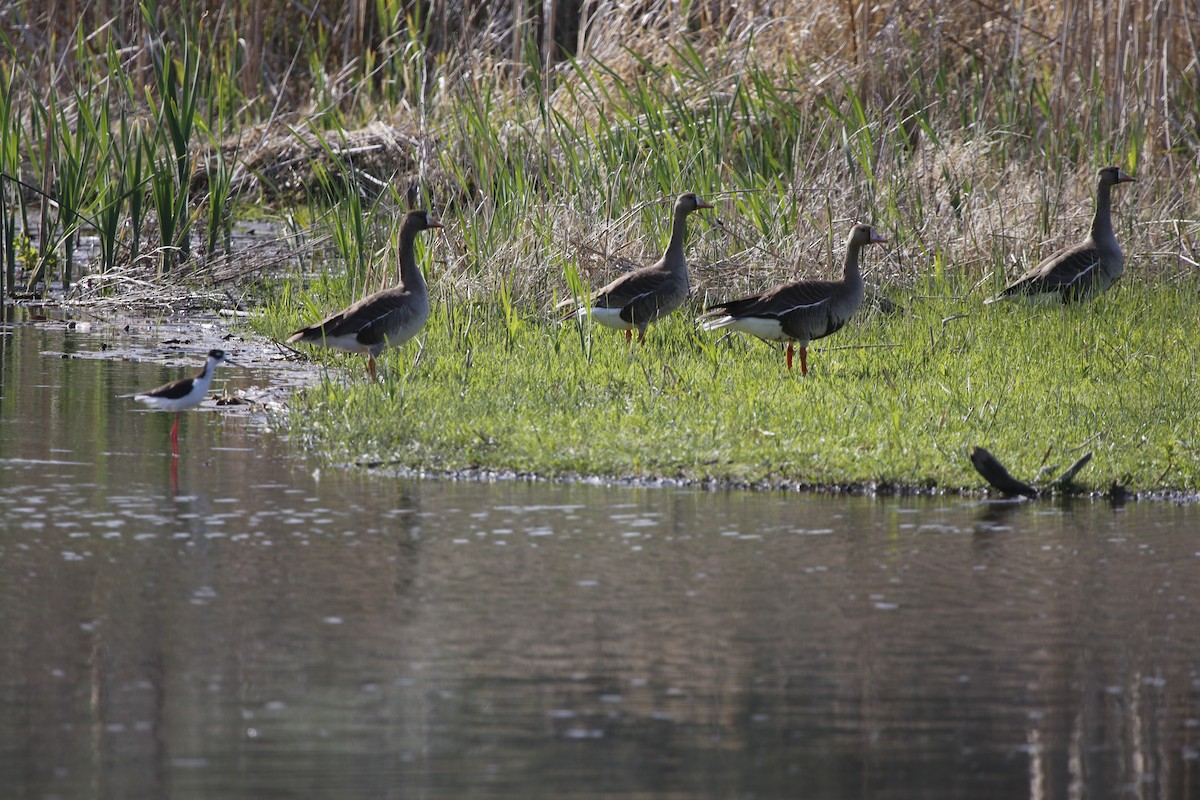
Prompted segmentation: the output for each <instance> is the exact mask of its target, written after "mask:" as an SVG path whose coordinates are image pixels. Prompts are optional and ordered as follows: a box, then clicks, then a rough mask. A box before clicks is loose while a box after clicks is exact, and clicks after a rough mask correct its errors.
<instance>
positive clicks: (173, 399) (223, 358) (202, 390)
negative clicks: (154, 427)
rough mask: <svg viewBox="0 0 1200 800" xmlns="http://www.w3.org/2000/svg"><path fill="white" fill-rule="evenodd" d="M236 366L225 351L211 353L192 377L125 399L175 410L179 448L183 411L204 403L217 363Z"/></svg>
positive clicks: (174, 430)
mask: <svg viewBox="0 0 1200 800" xmlns="http://www.w3.org/2000/svg"><path fill="white" fill-rule="evenodd" d="M232 363H233V362H232V361H230V360H229V356H228V355H227V354H226V352H225V351H224V350H209V351H208V358H207V360H205V362H204V368H203V369H201V370H200V371H199V372H197V373H196V374H195V375H193V376H192V377H190V378H180V379H179V380H175V381H171V382H170V383H164V384H163V385H162V386H159V387H158V388H157V389H151V390H150V391H148V392H139V393H138V394H134V395H122V396H123V397H132V398H133V399H134V400H137V401H138V402H139V403H145V404H146V405H148V406H150V407H151V408H157V409H158V410H159V411H174V412H175V424H174V425H173V426H172V427H171V444H172V445H173V446H174V447H176V448H177V447H178V445H179V412H180V411H187V410H188V409H189V408H195V407H196V406H198V405H200V403H201V402H203V400H204V398H205V397H206V396H207V395H208V387H209V385H210V384H211V383H212V379H213V373H214V372H215V371H216V369H217V364H232Z"/></svg>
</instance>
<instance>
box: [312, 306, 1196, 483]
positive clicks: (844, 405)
mask: <svg viewBox="0 0 1200 800" xmlns="http://www.w3.org/2000/svg"><path fill="white" fill-rule="evenodd" d="M1195 292H1196V286H1194V285H1186V286H1176V285H1171V286H1164V287H1158V288H1150V287H1146V286H1142V285H1136V284H1125V285H1121V286H1118V288H1116V289H1115V290H1113V291H1112V292H1110V293H1109V294H1108V295H1106V296H1104V297H1101V298H1100V299H1099V300H1097V301H1096V302H1093V303H1091V304H1090V305H1084V306H1078V307H1069V308H1063V307H1060V306H1054V307H1031V306H1029V305H1022V304H997V305H993V306H983V305H982V303H981V301H980V297H979V296H975V297H971V298H970V299H967V300H962V301H946V300H942V301H930V300H923V301H918V302H913V303H911V304H910V305H909V307H908V311H907V313H904V314H893V315H883V314H881V313H879V312H874V313H870V312H868V313H865V314H864V315H863V316H862V317H859V318H858V319H856V320H855V321H854V322H852V323H851V325H850V326H849V327H848V328H847V329H845V330H843V331H842V332H840V333H838V334H837V335H835V336H833V337H830V338H827V339H825V340H822V341H821V342H817V343H816V345H815V347H814V348H810V362H809V363H810V370H809V375H808V376H807V377H806V378H802V377H800V374H799V370H798V369H797V370H795V371H794V372H792V373H790V374H789V373H788V372H787V370H786V369H785V368H784V365H783V357H782V354H781V352H780V350H779V349H778V348H777V347H770V346H766V345H764V344H761V343H758V342H755V341H752V340H744V339H742V338H738V337H737V336H735V337H732V338H730V339H728V340H726V341H724V342H721V343H717V339H718V337H717V336H716V335H714V334H708V333H705V332H701V331H698V330H696V329H695V328H694V326H693V325H692V324H691V321H690V317H689V315H688V314H687V313H678V314H676V315H674V316H673V317H671V318H670V319H668V320H666V321H664V322H661V323H659V324H658V325H656V326H652V327H651V329H650V333H649V335H648V337H647V342H646V344H645V346H640V347H639V346H634V347H627V346H626V344H625V342H624V337H623V336H621V335H620V334H619V333H617V332H614V331H611V330H608V329H604V328H601V327H599V326H596V327H594V328H593V329H591V331H590V332H589V333H588V336H590V337H591V342H590V345H591V346H590V348H588V351H587V352H588V353H590V355H591V358H590V360H589V359H588V357H587V354H586V353H585V351H584V349H583V348H582V347H581V344H580V338H579V335H578V332H577V330H576V327H575V324H574V323H568V324H564V325H558V324H553V323H549V322H546V321H544V320H540V319H528V320H525V324H523V325H520V326H518V327H517V328H516V329H515V331H513V330H512V329H511V328H510V327H508V326H506V325H505V324H504V318H503V311H502V310H501V309H499V308H490V307H479V308H475V309H473V310H472V321H471V322H470V323H469V324H468V323H465V322H464V317H465V313H464V310H463V309H461V308H460V309H458V310H456V312H455V317H456V320H455V321H454V322H453V323H452V322H451V320H450V318H449V317H448V315H447V314H446V313H445V310H444V309H438V310H435V313H434V317H433V318H432V319H431V321H430V324H429V326H428V328H427V333H426V335H425V339H424V342H423V350H422V354H421V357H420V359H419V361H418V363H417V364H416V366H413V363H412V362H413V359H414V356H415V354H416V352H417V351H418V349H420V348H421V347H422V345H419V344H417V343H416V342H413V343H409V344H408V345H407V346H405V347H404V348H402V349H400V350H395V351H391V352H389V354H388V355H387V356H386V357H385V358H384V359H383V360H382V361H381V367H382V382H381V383H380V384H378V385H372V384H371V383H369V382H368V381H367V379H366V376H365V368H364V365H363V364H362V363H361V362H362V360H363V359H362V358H355V357H349V356H341V355H332V356H326V358H328V359H329V363H330V364H331V365H336V366H335V368H334V369H332V370H331V371H330V372H329V374H328V377H327V378H326V379H325V380H324V381H322V382H321V383H320V384H319V385H317V386H316V387H314V388H312V389H309V390H307V391H306V392H305V393H304V394H303V395H302V396H300V397H298V398H297V399H296V401H295V403H294V406H293V411H292V413H291V414H290V415H289V424H290V426H291V428H292V430H293V435H294V436H296V437H298V439H299V440H301V441H304V442H306V443H308V444H309V445H310V446H315V447H317V448H318V449H319V450H320V452H322V453H324V454H325V455H326V456H327V457H328V458H329V459H331V460H333V461H359V462H361V461H367V462H388V463H394V464H397V465H402V466H407V467H412V468H419V469H426V470H433V471H441V470H446V471H453V470H464V469H473V468H481V469H486V470H512V471H516V472H530V473H535V474H538V475H541V476H545V477H555V476H564V475H598V476H611V477H637V478H655V477H672V478H683V479H688V480H696V481H705V480H716V481H720V482H729V483H731V484H755V485H772V484H780V483H800V484H816V485H842V484H846V483H885V484H894V485H902V486H905V487H942V488H948V489H956V488H962V487H966V488H971V487H979V486H981V485H982V481H981V480H980V479H979V477H978V476H977V475H975V473H974V472H973V471H972V469H971V467H970V464H969V462H968V460H967V453H968V452H969V450H970V448H971V447H972V446H975V445H983V446H985V447H987V448H988V449H990V450H991V451H992V452H993V453H995V454H996V455H997V456H999V457H1000V458H1001V459H1002V460H1003V461H1005V462H1006V464H1007V465H1008V466H1009V468H1010V469H1011V470H1012V471H1013V472H1014V474H1017V475H1020V476H1024V477H1025V478H1027V479H1029V478H1033V476H1034V475H1035V474H1037V473H1038V470H1039V468H1040V467H1042V466H1043V464H1044V463H1045V465H1046V466H1054V467H1055V469H1053V470H1050V471H1051V472H1053V473H1054V474H1057V473H1058V472H1059V471H1061V470H1062V469H1064V468H1066V467H1067V466H1068V465H1069V464H1070V463H1071V462H1073V461H1074V460H1075V459H1076V458H1078V457H1079V456H1080V455H1082V454H1083V453H1084V452H1087V451H1092V452H1094V453H1095V460H1094V461H1093V462H1092V465H1091V466H1089V468H1088V469H1086V470H1085V471H1084V472H1083V474H1082V475H1081V476H1080V477H1079V479H1078V481H1079V482H1080V483H1081V484H1082V485H1083V486H1086V487H1090V488H1095V489H1103V488H1107V486H1108V485H1109V484H1110V483H1111V481H1113V480H1114V479H1115V480H1120V481H1121V482H1122V483H1125V484H1127V486H1128V487H1129V488H1131V489H1133V490H1142V491H1144V490H1159V489H1172V488H1173V489H1181V490H1188V491H1195V490H1197V489H1200V441H1197V439H1196V433H1195V431H1196V429H1195V424H1194V421H1195V420H1196V419H1197V418H1198V417H1200V397H1198V396H1197V392H1196V384H1195V376H1196V375H1197V374H1200V369H1198V368H1200V364H1198V363H1197V355H1196V348H1195V345H1194V343H1195V342H1196V341H1197V340H1198V335H1200V330H1198V329H1197V328H1198V325H1197V316H1196V314H1195V313H1194V310H1193V309H1192V307H1191V303H1192V298H1194V296H1195ZM957 315H965V316H962V317H958V318H954V319H950V318H951V317H956V316H957ZM943 320H946V321H945V322H944V323H943ZM418 341H419V340H418ZM510 341H511V346H510ZM343 361H344V362H345V363H342V362H343ZM343 367H344V369H343ZM1047 454H1048V457H1047Z"/></svg>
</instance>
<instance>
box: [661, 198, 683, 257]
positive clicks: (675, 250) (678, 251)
mask: <svg viewBox="0 0 1200 800" xmlns="http://www.w3.org/2000/svg"><path fill="white" fill-rule="evenodd" d="M687 218H688V212H687V211H684V210H682V209H676V211H675V223H674V225H673V226H672V228H671V241H670V242H668V243H667V251H666V252H665V253H663V263H665V264H666V265H667V266H668V267H671V268H672V269H680V268H682V269H683V270H684V271H686V270H687V257H686V256H685V255H684V254H683V242H684V240H685V239H686V238H687Z"/></svg>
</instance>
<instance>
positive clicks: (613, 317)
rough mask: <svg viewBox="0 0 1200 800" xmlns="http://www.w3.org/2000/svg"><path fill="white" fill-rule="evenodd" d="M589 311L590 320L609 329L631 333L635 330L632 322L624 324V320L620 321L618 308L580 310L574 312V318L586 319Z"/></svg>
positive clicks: (635, 327)
mask: <svg viewBox="0 0 1200 800" xmlns="http://www.w3.org/2000/svg"><path fill="white" fill-rule="evenodd" d="M589 311H590V312H591V315H592V319H593V320H595V321H596V322H599V323H600V324H601V325H605V326H607V327H609V328H617V329H618V330H623V331H632V330H636V329H637V326H636V325H634V324H633V323H632V322H626V321H625V320H623V319H621V309H619V308H592V309H587V308H581V309H579V311H577V312H575V314H576V316H578V317H580V318H582V317H586V316H587V315H588V312H589Z"/></svg>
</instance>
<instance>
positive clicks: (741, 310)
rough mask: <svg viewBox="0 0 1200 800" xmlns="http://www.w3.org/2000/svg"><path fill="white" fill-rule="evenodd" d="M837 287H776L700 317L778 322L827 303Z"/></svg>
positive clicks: (822, 283)
mask: <svg viewBox="0 0 1200 800" xmlns="http://www.w3.org/2000/svg"><path fill="white" fill-rule="evenodd" d="M840 287H841V284H840V283H834V282H832V281H800V282H797V283H788V284H785V285H783V286H777V287H775V288H774V289H768V290H766V291H765V292H759V293H758V294H754V295H750V296H749V297H742V298H740V299H737V300H729V301H727V302H724V303H717V304H716V305H713V306H709V308H708V311H706V312H705V314H704V316H706V317H709V316H718V315H723V314H728V315H729V316H731V317H763V318H767V319H779V318H782V317H785V316H787V315H788V314H791V313H793V312H795V311H797V310H798V309H801V308H809V307H813V306H818V305H820V304H822V303H827V302H829V300H830V298H831V297H833V296H834V293H835V292H836V291H837V289H838V288H840Z"/></svg>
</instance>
